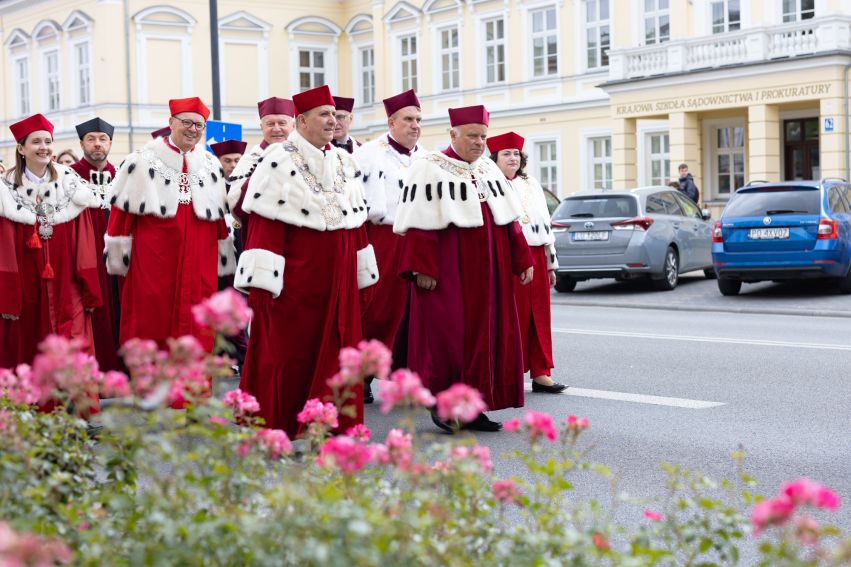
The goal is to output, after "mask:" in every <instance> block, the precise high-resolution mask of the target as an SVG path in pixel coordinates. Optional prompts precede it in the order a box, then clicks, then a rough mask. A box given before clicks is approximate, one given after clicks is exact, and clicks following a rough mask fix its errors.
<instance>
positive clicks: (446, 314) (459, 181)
mask: <svg viewBox="0 0 851 567" xmlns="http://www.w3.org/2000/svg"><path fill="white" fill-rule="evenodd" d="M449 120H450V124H451V125H452V130H451V138H452V143H451V145H450V146H449V147H448V148H447V149H446V150H444V151H443V152H431V153H429V154H426V155H425V156H424V157H422V158H420V159H418V160H417V161H416V162H414V164H413V165H412V166H411V169H410V170H409V171H408V175H407V176H406V177H405V181H404V187H403V189H402V199H401V201H400V203H399V208H398V210H397V212H396V221H395V223H394V225H393V230H394V231H395V232H396V233H397V234H402V235H404V239H403V242H402V259H401V262H400V273H401V274H402V275H403V276H405V277H407V278H409V279H411V281H412V283H411V299H410V321H409V337H408V339H409V340H408V366H409V367H410V368H411V369H412V370H414V371H415V372H418V373H419V374H420V376H421V377H422V379H423V382H424V384H425V385H426V386H427V387H428V388H429V389H431V391H432V392H434V393H437V392H441V391H443V390H445V389H447V388H449V387H450V386H451V385H452V384H454V383H458V382H461V383H464V384H467V385H469V386H472V387H474V388H476V389H477V390H479V391H480V392H481V393H482V396H483V398H484V401H485V403H486V404H487V406H488V409H490V410H499V409H503V408H509V407H521V406H522V405H523V355H522V351H521V348H520V328H519V323H518V320H517V308H516V305H515V302H514V278H515V277H518V276H519V277H520V280H521V281H522V282H524V283H529V282H530V281H531V280H532V272H533V270H532V257H531V255H530V254H529V246H528V245H527V244H526V239H525V238H524V237H523V232H522V231H521V229H520V226H519V225H518V223H517V222H516V221H517V219H518V217H519V216H520V211H521V210H522V208H521V205H520V203H519V201H518V199H517V197H516V195H515V194H514V192H512V191H511V190H509V189H508V188H507V187H506V182H505V176H504V175H503V174H502V172H501V171H500V170H499V168H498V167H497V166H496V164H495V163H494V162H493V161H491V160H490V159H489V158H488V157H487V156H483V154H484V151H485V139H486V138H487V131H488V126H487V125H488V112H487V110H485V107H484V106H472V107H466V108H457V109H449ZM432 419H433V420H434V422H435V424H437V425H438V426H439V427H441V428H443V429H446V430H450V428H449V427H448V425H447V424H445V423H443V422H442V421H440V420H439V419H438V418H437V416H436V415H435V414H434V413H433V414H432ZM466 427H468V428H470V429H475V430H479V431H498V430H499V429H500V428H501V427H502V424H501V423H499V422H496V421H492V420H491V419H489V418H488V417H487V416H486V415H485V414H484V413H482V414H481V415H479V417H478V418H477V419H476V420H475V421H473V422H472V423H470V424H467V425H466Z"/></svg>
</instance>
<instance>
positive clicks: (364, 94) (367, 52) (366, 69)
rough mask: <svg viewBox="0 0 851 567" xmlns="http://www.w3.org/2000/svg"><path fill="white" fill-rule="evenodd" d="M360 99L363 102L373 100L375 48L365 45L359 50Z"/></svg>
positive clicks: (371, 102) (369, 102) (368, 102)
mask: <svg viewBox="0 0 851 567" xmlns="http://www.w3.org/2000/svg"><path fill="white" fill-rule="evenodd" d="M360 80H361V84H360V86H361V101H362V103H363V104H365V105H366V104H373V103H374V102H375V49H373V48H372V47H365V48H363V49H361V50H360Z"/></svg>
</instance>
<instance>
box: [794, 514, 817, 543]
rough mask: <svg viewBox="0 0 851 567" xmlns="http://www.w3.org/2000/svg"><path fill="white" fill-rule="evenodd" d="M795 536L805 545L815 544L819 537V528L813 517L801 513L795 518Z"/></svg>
mask: <svg viewBox="0 0 851 567" xmlns="http://www.w3.org/2000/svg"><path fill="white" fill-rule="evenodd" d="M795 536H796V537H797V538H798V540H799V541H800V542H801V543H803V544H805V545H815V544H817V543H818V540H819V537H821V528H820V527H819V525H818V522H816V521H815V520H814V519H813V518H811V517H810V516H807V515H806V514H802V515H800V516H798V517H796V518H795Z"/></svg>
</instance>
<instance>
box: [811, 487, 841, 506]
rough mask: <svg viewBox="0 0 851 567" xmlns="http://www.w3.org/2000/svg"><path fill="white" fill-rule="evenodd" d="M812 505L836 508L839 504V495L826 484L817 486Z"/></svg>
mask: <svg viewBox="0 0 851 567" xmlns="http://www.w3.org/2000/svg"><path fill="white" fill-rule="evenodd" d="M813 505H814V506H817V507H818V508H824V509H825V510H838V509H839V505H840V500H839V496H837V495H836V493H835V492H834V491H832V490H831V489H829V488H828V487H826V486H819V488H818V490H817V491H816V494H815V497H814V498H813Z"/></svg>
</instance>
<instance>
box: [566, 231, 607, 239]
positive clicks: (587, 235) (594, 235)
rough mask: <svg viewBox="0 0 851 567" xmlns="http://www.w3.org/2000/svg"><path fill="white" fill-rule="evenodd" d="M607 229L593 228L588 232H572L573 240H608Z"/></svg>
mask: <svg viewBox="0 0 851 567" xmlns="http://www.w3.org/2000/svg"><path fill="white" fill-rule="evenodd" d="M608 239H609V231H607V230H594V231H590V232H574V233H573V240H608Z"/></svg>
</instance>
